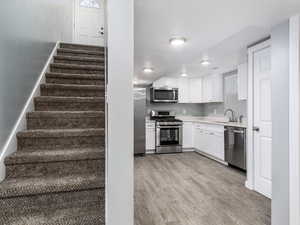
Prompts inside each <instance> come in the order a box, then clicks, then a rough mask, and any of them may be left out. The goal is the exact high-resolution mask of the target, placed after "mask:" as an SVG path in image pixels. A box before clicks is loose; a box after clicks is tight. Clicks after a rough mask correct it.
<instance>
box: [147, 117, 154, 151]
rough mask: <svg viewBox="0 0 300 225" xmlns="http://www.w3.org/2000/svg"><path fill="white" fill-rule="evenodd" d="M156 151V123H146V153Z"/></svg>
mask: <svg viewBox="0 0 300 225" xmlns="http://www.w3.org/2000/svg"><path fill="white" fill-rule="evenodd" d="M153 151H155V123H154V122H147V123H146V153H151V152H153Z"/></svg>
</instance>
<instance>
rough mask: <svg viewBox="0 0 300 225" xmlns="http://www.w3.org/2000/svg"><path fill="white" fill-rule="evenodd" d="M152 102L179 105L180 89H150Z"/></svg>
mask: <svg viewBox="0 0 300 225" xmlns="http://www.w3.org/2000/svg"><path fill="white" fill-rule="evenodd" d="M150 97H151V102H155V103H159V102H161V103H177V102H178V88H154V87H152V88H151V89H150Z"/></svg>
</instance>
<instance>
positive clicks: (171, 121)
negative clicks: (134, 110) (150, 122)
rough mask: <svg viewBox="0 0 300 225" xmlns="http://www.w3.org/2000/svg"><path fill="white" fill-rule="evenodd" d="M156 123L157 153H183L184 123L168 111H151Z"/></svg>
mask: <svg viewBox="0 0 300 225" xmlns="http://www.w3.org/2000/svg"><path fill="white" fill-rule="evenodd" d="M151 119H154V120H155V121H156V153H178V152H182V121H181V120H177V119H175V116H171V115H170V112H168V111H158V112H156V111H151Z"/></svg>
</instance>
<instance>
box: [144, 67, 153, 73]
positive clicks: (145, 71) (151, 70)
mask: <svg viewBox="0 0 300 225" xmlns="http://www.w3.org/2000/svg"><path fill="white" fill-rule="evenodd" d="M143 71H144V73H153V71H154V69H153V68H150V67H145V68H144V69H143Z"/></svg>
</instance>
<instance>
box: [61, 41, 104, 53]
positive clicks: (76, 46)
mask: <svg viewBox="0 0 300 225" xmlns="http://www.w3.org/2000/svg"><path fill="white" fill-rule="evenodd" d="M60 48H66V49H79V50H92V51H104V50H105V47H103V46H97V45H86V44H73V43H65V42H62V43H60Z"/></svg>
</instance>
